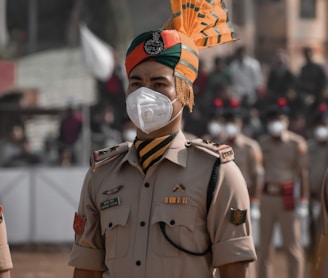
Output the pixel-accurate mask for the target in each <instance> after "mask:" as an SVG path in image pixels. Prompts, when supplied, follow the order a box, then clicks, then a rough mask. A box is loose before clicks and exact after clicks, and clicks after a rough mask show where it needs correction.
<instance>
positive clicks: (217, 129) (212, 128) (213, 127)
mask: <svg viewBox="0 0 328 278" xmlns="http://www.w3.org/2000/svg"><path fill="white" fill-rule="evenodd" d="M207 130H208V132H209V133H210V135H211V136H212V137H217V136H218V135H220V133H222V131H223V125H222V124H220V123H218V122H216V121H212V122H209V124H208V126H207Z"/></svg>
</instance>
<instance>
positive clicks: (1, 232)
mask: <svg viewBox="0 0 328 278" xmlns="http://www.w3.org/2000/svg"><path fill="white" fill-rule="evenodd" d="M12 268H13V264H12V261H11V255H10V250H9V245H8V242H7V230H6V223H5V219H4V216H3V214H2V206H1V205H0V278H10V270H11V269H12Z"/></svg>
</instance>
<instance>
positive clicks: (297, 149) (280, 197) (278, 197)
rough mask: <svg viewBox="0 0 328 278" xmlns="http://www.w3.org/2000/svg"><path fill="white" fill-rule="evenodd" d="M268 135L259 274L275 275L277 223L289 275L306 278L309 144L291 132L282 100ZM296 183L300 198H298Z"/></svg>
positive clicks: (264, 149)
mask: <svg viewBox="0 0 328 278" xmlns="http://www.w3.org/2000/svg"><path fill="white" fill-rule="evenodd" d="M267 120H268V122H267V130H268V134H265V135H263V136H262V137H260V138H259V143H260V146H261V149H262V153H263V165H264V170H265V179H264V181H265V182H264V187H263V194H262V196H261V206H260V212H261V219H260V248H259V261H258V265H259V274H258V276H259V277H261V278H267V277H268V278H269V277H275V276H274V275H273V270H272V263H271V258H270V251H271V248H272V234H273V230H274V225H275V223H279V225H280V230H281V234H282V239H283V245H284V250H285V253H286V255H287V261H288V267H289V268H288V269H289V276H288V277H293V278H300V277H303V275H304V271H305V268H304V267H305V264H304V252H303V247H302V241H301V225H300V217H299V216H300V212H302V209H305V210H306V206H307V204H308V168H307V167H308V166H307V144H306V141H305V139H304V138H303V137H301V136H300V135H297V134H296V133H293V132H291V131H289V130H288V106H287V102H286V101H285V99H279V100H278V102H277V104H275V105H274V106H273V107H272V108H271V109H269V111H268V115H267ZM296 182H299V183H300V196H299V198H298V199H295V194H294V192H295V186H296Z"/></svg>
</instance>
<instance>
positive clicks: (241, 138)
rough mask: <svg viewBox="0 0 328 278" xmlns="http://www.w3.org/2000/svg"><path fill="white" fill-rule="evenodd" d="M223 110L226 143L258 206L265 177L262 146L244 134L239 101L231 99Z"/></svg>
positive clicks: (252, 198) (250, 194) (251, 197)
mask: <svg viewBox="0 0 328 278" xmlns="http://www.w3.org/2000/svg"><path fill="white" fill-rule="evenodd" d="M223 110H224V111H223V118H224V125H225V135H226V140H225V142H226V143H227V144H228V145H229V146H231V147H232V149H233V151H234V154H235V162H236V164H237V165H238V167H239V169H240V171H241V172H242V174H243V176H244V178H245V180H246V184H247V188H248V193H249V196H250V199H251V202H253V204H254V205H258V204H259V200H260V194H261V190H262V186H263V175H264V169H263V164H262V151H261V148H260V145H259V143H258V142H257V141H256V140H254V139H253V138H251V137H249V136H246V135H245V134H244V133H243V132H242V131H243V114H242V112H243V111H242V109H241V107H240V104H239V101H238V100H236V99H230V100H229V101H228V102H227V103H226V105H225V107H224V108H223Z"/></svg>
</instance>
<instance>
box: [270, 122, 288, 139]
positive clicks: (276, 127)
mask: <svg viewBox="0 0 328 278" xmlns="http://www.w3.org/2000/svg"><path fill="white" fill-rule="evenodd" d="M285 130H286V124H285V123H284V122H282V121H279V120H275V121H272V122H270V123H268V131H269V133H270V134H271V135H272V136H275V137H278V136H280V135H281V134H282V133H283V132H284V131H285Z"/></svg>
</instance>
